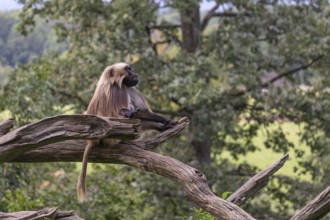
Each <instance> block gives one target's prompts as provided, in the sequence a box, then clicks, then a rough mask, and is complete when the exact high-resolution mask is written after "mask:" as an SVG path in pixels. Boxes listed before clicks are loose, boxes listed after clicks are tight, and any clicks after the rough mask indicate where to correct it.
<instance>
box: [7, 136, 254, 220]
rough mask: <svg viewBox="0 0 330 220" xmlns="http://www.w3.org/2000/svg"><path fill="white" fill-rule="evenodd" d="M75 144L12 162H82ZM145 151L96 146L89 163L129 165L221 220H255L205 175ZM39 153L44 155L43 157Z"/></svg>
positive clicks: (44, 149)
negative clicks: (178, 189)
mask: <svg viewBox="0 0 330 220" xmlns="http://www.w3.org/2000/svg"><path fill="white" fill-rule="evenodd" d="M72 142H73V141H71V143H72ZM75 142H76V143H77V144H76V145H75V148H73V147H72V146H73V145H72V144H71V143H70V146H68V145H67V144H66V142H61V143H62V144H64V145H61V144H60V143H58V144H57V145H56V147H59V148H60V149H61V150H59V149H56V147H55V146H54V144H51V145H50V146H51V148H49V147H50V146H49V147H42V148H39V149H37V150H34V151H31V152H27V153H25V154H24V155H22V156H21V157H19V158H16V159H14V160H12V161H11V162H15V161H17V162H27V161H28V159H27V158H28V157H30V156H29V155H31V154H32V153H33V152H34V159H38V155H39V158H44V156H45V154H47V155H46V156H47V159H49V158H50V157H53V159H52V161H63V160H64V161H80V160H81V155H82V153H83V150H84V144H83V143H82V142H81V141H79V142H80V146H79V143H78V142H77V141H75ZM142 147H143V145H140V144H139V143H137V142H135V144H134V145H133V144H129V143H122V144H119V145H116V146H114V147H112V148H105V147H102V146H96V147H95V148H94V149H93V151H92V152H91V154H90V159H89V161H90V162H101V163H121V164H127V165H130V166H133V167H137V168H140V169H142V170H145V171H149V172H153V173H156V174H159V175H162V176H164V177H167V178H170V179H172V180H174V181H175V182H177V183H179V184H180V185H182V187H183V188H184V191H185V192H186V193H187V196H188V198H189V199H190V200H191V201H193V202H194V203H195V204H198V205H199V206H200V207H202V208H203V209H205V210H206V211H208V212H210V213H212V214H214V215H215V216H218V217H220V218H221V219H235V220H236V219H253V218H252V217H251V216H250V215H249V214H247V213H246V212H244V211H243V210H242V209H240V208H239V207H238V206H236V205H235V204H233V203H230V202H228V201H225V200H223V199H221V198H219V197H217V196H216V195H214V194H213V193H212V192H211V190H210V189H209V187H208V184H207V180H206V177H205V175H204V174H203V173H201V172H200V171H198V170H196V169H194V168H192V167H190V166H188V165H186V164H184V163H181V162H180V161H178V160H176V159H174V158H171V157H166V156H162V155H159V154H157V153H154V152H151V151H147V150H143V149H142ZM74 149H77V151H76V152H75V150H74ZM38 151H39V152H41V153H43V154H39V153H38ZM48 161H49V160H48ZM29 162H42V159H40V160H38V161H35V160H34V161H31V160H30V161H29Z"/></svg>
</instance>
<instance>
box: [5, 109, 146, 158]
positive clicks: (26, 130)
mask: <svg viewBox="0 0 330 220" xmlns="http://www.w3.org/2000/svg"><path fill="white" fill-rule="evenodd" d="M138 129H139V121H138V120H132V119H114V118H106V117H98V116H94V115H59V116H54V117H50V118H46V119H43V120H41V121H38V122H36V123H32V124H28V125H25V126H23V127H21V128H18V129H16V130H13V131H11V132H9V133H8V134H6V135H4V136H2V137H0V163H2V162H5V161H9V160H11V159H13V158H15V157H17V156H18V155H20V154H22V153H24V152H27V151H30V150H33V149H36V148H38V147H40V146H44V145H47V144H50V143H56V142H59V141H64V140H70V139H71V140H72V139H102V138H106V137H111V138H115V139H134V138H137V137H138Z"/></svg>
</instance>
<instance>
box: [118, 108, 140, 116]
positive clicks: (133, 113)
mask: <svg viewBox="0 0 330 220" xmlns="http://www.w3.org/2000/svg"><path fill="white" fill-rule="evenodd" d="M119 114H120V115H122V116H124V117H125V118H136V117H137V116H138V115H139V114H140V109H135V110H129V109H127V108H122V109H120V111H119Z"/></svg>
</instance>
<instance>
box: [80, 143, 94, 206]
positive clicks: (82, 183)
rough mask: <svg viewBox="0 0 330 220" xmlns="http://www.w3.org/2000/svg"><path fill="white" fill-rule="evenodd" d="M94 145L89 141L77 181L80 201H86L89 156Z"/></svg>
mask: <svg viewBox="0 0 330 220" xmlns="http://www.w3.org/2000/svg"><path fill="white" fill-rule="evenodd" d="M92 147H93V143H92V142H91V141H88V142H87V145H86V148H85V151H84V156H83V160H82V167H81V171H80V175H79V178H78V182H77V197H78V201H79V202H84V201H85V197H86V174H87V162H88V156H89V153H90V151H91V149H92Z"/></svg>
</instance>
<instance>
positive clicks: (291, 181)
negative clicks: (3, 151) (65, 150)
mask: <svg viewBox="0 0 330 220" xmlns="http://www.w3.org/2000/svg"><path fill="white" fill-rule="evenodd" d="M19 2H20V3H22V4H24V8H23V9H22V10H21V11H15V12H10V13H9V12H7V13H4V12H3V13H1V14H0V27H1V28H0V54H1V56H0V64H1V66H0V74H1V75H0V76H1V82H2V83H1V85H2V86H1V88H2V91H1V99H0V107H1V110H2V111H4V113H3V114H4V115H8V114H10V115H12V116H15V117H16V120H17V121H18V123H19V124H20V125H22V124H26V123H29V122H31V121H35V120H38V119H41V118H43V117H47V116H51V115H54V114H60V113H83V112H84V110H85V109H86V107H87V105H88V102H89V100H90V99H91V96H92V94H93V92H94V89H95V86H96V82H97V80H98V77H99V75H100V74H101V72H102V71H103V69H104V68H105V67H106V66H107V65H110V64H112V63H115V62H119V61H126V62H130V63H132V64H133V67H134V69H135V70H136V72H137V73H139V75H140V77H141V79H142V80H141V83H140V84H139V86H138V88H139V89H140V90H142V91H143V93H144V94H146V96H147V99H148V101H149V102H150V104H151V106H152V107H153V109H154V111H156V112H159V113H162V114H164V115H168V116H170V117H176V118H178V117H180V116H183V115H185V116H188V117H189V118H190V120H191V123H190V128H189V130H187V131H186V132H185V133H184V134H183V135H182V136H180V137H178V138H176V139H174V140H172V141H170V142H168V143H166V144H164V145H163V146H162V147H160V148H159V149H158V151H159V152H161V153H163V154H166V155H169V156H172V157H175V158H177V159H179V160H181V161H183V162H185V163H188V164H190V165H192V166H194V167H196V168H198V169H201V170H202V171H203V172H204V173H205V174H206V175H207V176H208V180H209V182H210V184H211V186H212V189H213V191H214V192H215V193H216V194H218V195H219V196H221V194H222V193H224V192H232V191H235V190H236V189H237V187H238V186H240V185H241V184H242V183H243V182H244V181H245V180H247V179H248V178H249V177H250V176H251V175H252V174H253V173H255V172H256V171H257V170H259V169H262V168H265V167H266V166H267V165H269V164H271V163H272V162H273V161H275V160H276V159H277V158H278V157H279V155H282V154H284V153H287V152H289V154H290V157H291V163H290V164H289V165H287V168H286V169H284V170H283V171H282V172H280V173H279V174H278V175H276V176H275V178H273V179H272V182H271V183H270V184H269V185H268V186H267V188H265V189H264V190H263V191H262V192H261V193H259V194H258V195H256V196H255V198H254V199H252V200H249V201H247V202H246V204H244V206H243V209H245V210H246V211H247V212H249V213H251V214H252V215H253V216H255V217H257V218H260V219H281V218H285V217H287V216H290V215H291V214H292V213H293V212H294V210H296V209H298V208H300V207H302V206H303V205H304V204H305V203H306V201H309V200H310V199H312V198H314V197H315V195H317V194H318V193H319V192H320V191H321V190H322V189H324V188H325V187H326V186H327V185H329V182H330V179H329V175H328V174H329V168H330V160H329V159H330V145H329V144H330V143H329V142H330V139H329V137H330V135H329V133H330V127H329V124H330V99H329V98H330V91H329V88H328V87H329V84H330V81H329V80H328V78H329V75H330V71H329V69H330V62H329V60H330V59H329V58H330V28H329V25H330V24H329V19H330V5H329V1H324V0H320V1H299V0H290V1H278V0H268V1H265V0H260V1H252V0H251V1H240V0H230V1H221V0H216V1H197V0H184V1H170V0H164V1H161V0H159V1H152V0H142V1H140V0H124V1H116V0H114V1H102V0H94V1H87V0H84V1H80V0H79V1H78V0H72V1H60V0H58V1H53V0H51V1H43V0H20V1H19ZM21 34H22V35H21ZM24 36H25V37H24ZM0 169H1V173H3V174H4V176H5V177H6V178H1V186H2V187H1V188H2V189H6V190H2V191H1V193H2V194H3V196H1V199H0V201H1V203H0V210H2V211H16V210H22V209H33V208H42V207H45V206H60V207H61V208H62V209H67V210H69V209H74V210H77V214H79V215H81V216H82V217H85V218H87V219H127V218H133V219H141V218H140V217H141V216H142V219H173V218H174V217H182V218H185V217H188V216H189V215H191V213H193V212H194V211H193V210H192V204H190V203H189V202H188V201H186V199H185V196H184V193H183V192H182V191H181V189H180V188H179V187H178V186H176V185H175V184H173V183H172V182H170V181H168V180H165V179H163V178H161V177H159V176H156V175H153V174H149V173H144V172H141V171H137V170H135V169H133V168H130V167H123V166H117V165H94V166H93V171H92V173H91V177H90V178H88V181H89V182H88V184H89V185H90V186H91V187H89V188H91V189H90V195H91V197H90V200H88V202H89V203H88V205H87V204H78V203H77V202H76V198H75V190H74V188H75V182H76V179H77V177H78V169H77V168H76V166H75V164H71V165H69V166H68V165H67V164H61V163H59V164H46V165H40V166H36V165H8V164H6V165H1V167H0ZM40 173H42V174H44V175H40ZM12 182H14V183H15V184H14V185H10V183H12ZM50 194H51V195H52V196H51V197H50ZM15 201H20V202H15ZM96 215H97V216H96Z"/></svg>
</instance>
